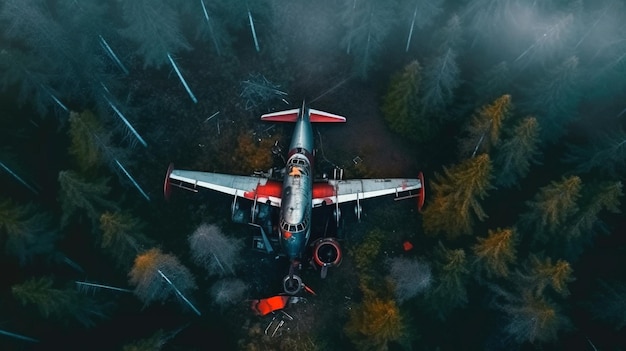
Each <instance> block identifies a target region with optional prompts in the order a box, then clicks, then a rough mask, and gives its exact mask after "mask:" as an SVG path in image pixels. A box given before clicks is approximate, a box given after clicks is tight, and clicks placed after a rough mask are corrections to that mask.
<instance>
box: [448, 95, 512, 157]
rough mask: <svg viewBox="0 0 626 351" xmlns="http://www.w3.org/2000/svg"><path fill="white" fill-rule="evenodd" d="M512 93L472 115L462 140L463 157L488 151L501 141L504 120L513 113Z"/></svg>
mask: <svg viewBox="0 0 626 351" xmlns="http://www.w3.org/2000/svg"><path fill="white" fill-rule="evenodd" d="M512 108H513V104H512V102H511V95H508V94H505V95H502V96H500V97H499V98H497V99H496V100H495V101H494V102H492V103H491V104H488V105H485V106H483V107H481V108H480V109H479V110H478V111H477V112H476V113H475V114H474V116H473V117H472V120H471V122H470V124H469V126H468V127H467V129H466V132H465V136H464V137H463V138H462V139H461V142H460V151H461V155H462V157H466V156H471V157H474V156H476V155H477V154H480V153H488V152H490V151H491V148H492V147H493V146H495V145H497V144H498V142H499V141H500V132H501V130H502V123H503V121H504V120H505V119H506V118H508V117H509V116H510V115H511V109H512Z"/></svg>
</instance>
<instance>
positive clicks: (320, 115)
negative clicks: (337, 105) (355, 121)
mask: <svg viewBox="0 0 626 351" xmlns="http://www.w3.org/2000/svg"><path fill="white" fill-rule="evenodd" d="M309 121H311V122H312V123H319V122H321V123H343V122H345V121H346V118H345V117H342V116H337V115H333V114H332V113H325V112H323V111H315V110H309Z"/></svg>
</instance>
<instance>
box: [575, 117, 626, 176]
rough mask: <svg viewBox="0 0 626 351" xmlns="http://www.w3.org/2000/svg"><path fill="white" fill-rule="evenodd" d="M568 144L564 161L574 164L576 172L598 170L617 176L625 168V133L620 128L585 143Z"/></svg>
mask: <svg viewBox="0 0 626 351" xmlns="http://www.w3.org/2000/svg"><path fill="white" fill-rule="evenodd" d="M568 146H569V152H568V154H567V155H566V157H565V162H568V163H572V164H574V165H575V167H576V168H575V170H576V171H577V172H582V173H589V172H591V171H599V172H601V173H604V174H606V175H608V176H610V177H617V176H619V175H621V174H622V173H623V172H624V171H625V170H626V133H624V131H623V130H621V129H614V130H612V131H610V132H609V133H606V134H602V135H599V136H597V137H595V138H593V140H592V141H591V143H590V144H587V145H574V144H569V145H568Z"/></svg>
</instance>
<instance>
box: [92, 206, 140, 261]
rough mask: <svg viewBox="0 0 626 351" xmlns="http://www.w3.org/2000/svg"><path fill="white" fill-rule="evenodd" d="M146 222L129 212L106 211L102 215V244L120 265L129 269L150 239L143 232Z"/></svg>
mask: <svg viewBox="0 0 626 351" xmlns="http://www.w3.org/2000/svg"><path fill="white" fill-rule="evenodd" d="M144 227H145V225H144V223H142V222H141V221H140V220H139V219H138V218H135V217H133V216H131V215H129V214H127V213H122V212H105V213H103V214H102V215H101V216H100V230H101V231H102V240H101V242H100V246H101V247H102V248H103V249H104V250H105V251H106V252H107V253H108V254H109V255H110V256H111V257H113V259H114V260H115V263H116V264H117V266H118V267H120V268H124V269H128V268H130V265H131V264H132V262H133V259H134V258H135V256H137V254H138V253H139V252H140V251H141V250H142V248H143V247H144V246H145V245H148V244H150V242H151V241H150V240H149V239H148V238H147V237H146V236H145V235H144V234H143V230H144Z"/></svg>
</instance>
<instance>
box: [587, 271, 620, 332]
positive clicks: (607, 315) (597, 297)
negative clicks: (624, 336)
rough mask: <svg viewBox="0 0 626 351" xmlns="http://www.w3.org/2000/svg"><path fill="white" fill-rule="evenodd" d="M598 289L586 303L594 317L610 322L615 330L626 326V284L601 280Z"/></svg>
mask: <svg viewBox="0 0 626 351" xmlns="http://www.w3.org/2000/svg"><path fill="white" fill-rule="evenodd" d="M598 283H599V284H598V285H599V286H598V289H597V290H596V291H595V293H594V294H593V296H592V298H591V300H590V301H589V302H588V303H587V304H586V307H587V309H588V310H589V311H590V312H591V314H592V315H593V317H594V319H598V320H601V321H603V322H606V323H609V324H610V325H611V326H612V327H613V328H615V330H620V329H623V328H624V326H626V313H625V312H626V284H625V283H624V282H620V281H612V282H605V281H599V282H598Z"/></svg>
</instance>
